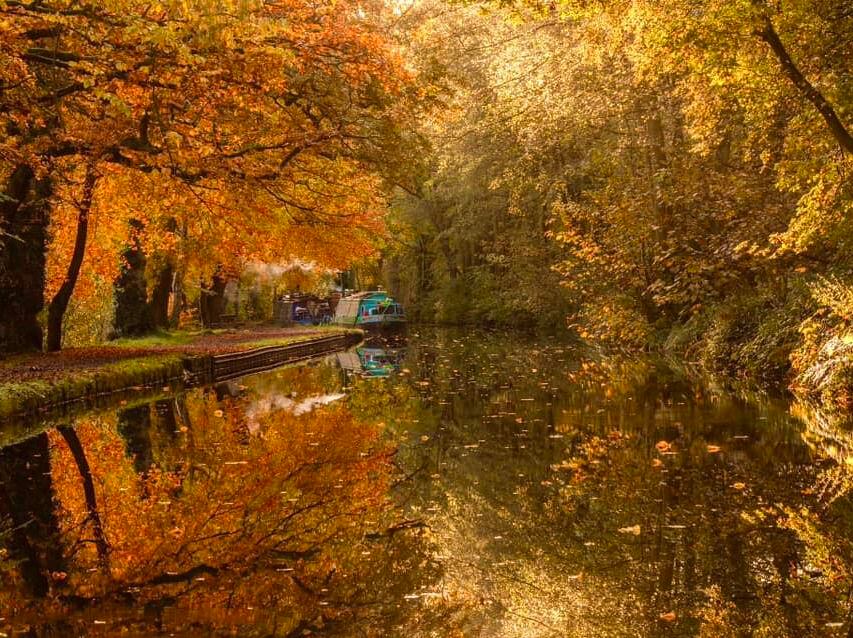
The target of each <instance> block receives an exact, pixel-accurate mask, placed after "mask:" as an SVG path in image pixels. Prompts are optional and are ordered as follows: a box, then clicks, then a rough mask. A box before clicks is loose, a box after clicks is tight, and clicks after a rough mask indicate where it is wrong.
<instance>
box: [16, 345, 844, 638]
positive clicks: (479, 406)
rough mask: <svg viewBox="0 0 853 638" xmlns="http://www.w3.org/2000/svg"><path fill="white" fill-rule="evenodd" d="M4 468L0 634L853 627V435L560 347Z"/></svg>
mask: <svg viewBox="0 0 853 638" xmlns="http://www.w3.org/2000/svg"><path fill="white" fill-rule="evenodd" d="M167 390H168V389H166V390H164V391H163V392H162V393H161V394H160V396H158V397H157V399H156V400H153V401H151V400H148V399H141V398H140V399H137V400H134V399H133V398H131V399H129V400H125V401H123V402H122V404H120V405H116V406H114V407H112V408H108V409H100V410H98V411H94V412H91V413H87V414H82V415H80V416H75V417H73V418H72V417H69V419H68V421H67V422H65V423H61V422H60V423H59V424H56V423H53V424H51V425H50V427H46V428H43V429H42V430H41V431H39V430H36V431H37V432H39V433H38V434H35V435H34V436H30V437H29V438H21V437H20V436H18V437H17V438H16V439H15V441H10V440H9V438H10V437H8V436H7V437H6V442H5V443H4V447H3V448H2V450H0V484H1V485H0V487H2V489H0V518H2V524H0V547H2V549H0V579H1V580H0V585H2V586H0V634H6V635H31V636H74V635H151V634H165V635H176V636H219V635H241V636H242V635H245V636H294V637H295V636H308V635H316V636H483V637H492V636H494V637H550V636H571V637H587V636H588V637H593V636H602V637H610V636H614V637H615V636H705V637H711V636H721V637H727V636H732V637H734V636H748V635H755V636H768V637H770V636H842V637H843V636H851V635H853V628H851V615H850V591H851V583H853V578H851V563H853V512H852V511H851V498H850V487H851V483H853V481H851V473H853V462H851V456H850V451H851V440H853V436H851V434H850V429H849V428H847V427H845V426H844V425H839V424H837V423H835V422H833V421H832V420H830V419H827V418H826V417H824V416H822V415H819V414H817V413H814V412H812V411H809V410H807V409H806V408H804V407H803V406H796V405H791V404H789V403H787V402H785V401H771V400H766V399H756V398H751V399H747V398H742V397H740V398H739V397H735V396H733V395H730V394H726V393H725V392H722V391H720V390H717V389H714V388H713V387H709V386H708V385H703V384H699V383H691V382H688V381H687V380H685V378H684V377H683V376H680V375H678V374H676V373H674V372H672V371H670V370H667V369H666V368H663V367H661V366H660V365H653V364H651V363H649V362H645V361H628V362H626V361H622V362H617V361H612V360H605V361H602V360H597V361H596V360H593V359H591V358H589V357H586V356H584V355H583V354H582V353H580V352H578V351H577V349H576V348H574V347H573V346H571V345H566V344H561V343H560V342H558V341H556V340H554V339H538V340H537V339H529V338H523V337H519V336H517V335H508V334H504V333H471V332H470V331H469V332H461V331H450V330H427V329H423V330H420V331H417V330H412V331H411V333H410V335H409V337H408V339H407V340H398V341H395V342H382V341H379V342H372V343H370V344H366V345H362V346H360V347H359V348H357V349H354V350H352V351H350V352H347V353H340V354H338V355H335V356H331V357H328V358H326V359H324V360H321V361H315V362H311V363H309V364H306V365H301V366H297V367H288V368H281V369H278V370H275V371H272V372H268V373H263V374H258V375H253V376H249V377H245V378H242V379H238V380H236V381H232V382H227V383H222V384H219V385H217V386H215V387H209V388H202V389H194V390H188V391H178V390H175V389H172V390H169V391H167Z"/></svg>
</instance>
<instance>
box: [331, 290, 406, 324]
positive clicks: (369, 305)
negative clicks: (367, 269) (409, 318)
mask: <svg viewBox="0 0 853 638" xmlns="http://www.w3.org/2000/svg"><path fill="white" fill-rule="evenodd" d="M334 323H336V324H338V325H340V326H351V327H355V328H365V329H371V328H375V329H381V328H392V327H401V326H404V325H405V324H406V314H405V312H404V311H403V307H402V306H401V305H400V304H398V303H397V302H396V301H394V299H392V298H391V297H390V296H388V294H387V293H385V292H382V291H374V292H360V293H356V294H354V295H350V296H349V297H344V298H342V299H341V300H340V301H339V302H338V306H337V308H336V309H335V318H334Z"/></svg>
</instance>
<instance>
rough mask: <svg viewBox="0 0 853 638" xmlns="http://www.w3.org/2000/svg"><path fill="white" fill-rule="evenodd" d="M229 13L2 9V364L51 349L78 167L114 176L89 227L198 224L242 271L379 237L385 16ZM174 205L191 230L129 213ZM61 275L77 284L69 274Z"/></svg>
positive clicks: (391, 52)
mask: <svg viewBox="0 0 853 638" xmlns="http://www.w3.org/2000/svg"><path fill="white" fill-rule="evenodd" d="M227 9H228V10H223V8H222V7H220V6H217V7H213V6H211V5H210V4H209V3H207V2H205V1H203V0H199V1H198V2H193V3H182V4H175V5H172V4H169V5H165V6H162V7H159V8H158V9H157V10H156V11H153V10H151V8H150V6H148V5H147V4H146V3H139V2H135V1H133V0H129V1H127V2H111V3H109V4H108V5H106V6H89V5H87V6H85V7H83V8H78V7H76V5H73V4H68V3H64V2H55V3H48V4H44V3H39V4H37V5H31V4H25V3H19V2H6V3H3V4H2V5H0V10H2V12H3V14H4V16H5V17H7V19H6V20H5V21H4V22H3V27H2V28H3V30H4V31H3V41H4V48H3V55H4V61H5V62H6V63H5V64H4V65H3V67H4V71H3V74H4V75H3V77H2V87H3V93H2V106H3V109H2V110H3V113H4V115H3V126H4V128H5V130H6V131H7V135H6V137H5V138H4V140H3V146H2V151H3V152H2V158H3V167H4V168H3V170H4V171H5V174H6V178H5V180H6V184H7V186H6V193H7V196H6V197H5V199H4V204H3V205H4V217H3V231H4V244H3V246H4V252H3V257H4V263H5V264H6V265H5V266H4V267H3V269H2V270H3V273H4V278H5V279H4V282H5V283H8V285H4V286H3V290H4V292H3V294H4V295H8V296H9V303H4V304H3V305H4V313H5V315H4V321H3V323H4V325H6V326H7V328H6V329H5V332H4V335H5V339H6V342H7V343H6V346H5V349H6V350H16V349H25V348H36V347H38V346H39V345H40V336H39V328H38V323H37V320H36V315H37V314H38V311H39V310H40V308H41V305H42V301H41V299H40V296H41V295H42V294H44V293H43V291H44V285H43V279H44V253H45V245H46V241H47V235H46V231H47V227H48V223H49V221H50V215H49V213H50V211H51V209H52V207H53V206H54V197H53V195H54V192H55V190H56V188H57V185H56V181H57V179H58V177H57V176H58V172H59V171H60V169H62V168H64V167H65V165H67V164H71V165H81V164H87V163H89V164H92V163H99V164H100V165H105V166H107V167H111V168H102V169H101V170H102V171H104V173H105V174H104V177H103V178H102V179H101V181H100V183H99V185H98V187H97V192H96V194H95V203H94V205H93V206H94V208H95V210H93V211H92V212H91V213H90V215H99V213H100V212H101V210H99V209H103V210H120V211H121V212H122V216H123V217H124V218H128V217H129V216H134V218H136V219H138V221H140V222H141V223H142V224H143V226H144V228H146V229H151V230H153V229H160V228H163V227H164V226H165V227H174V228H179V229H181V230H185V229H186V230H187V231H188V230H189V227H190V226H191V225H192V223H193V222H196V223H198V224H199V225H201V226H202V227H204V233H199V234H198V235H196V236H195V238H194V239H196V240H201V242H202V245H204V246H207V247H211V245H212V244H214V243H215V242H216V240H222V241H221V245H220V246H219V250H220V251H221V253H223V254H226V255H230V256H232V257H233V255H234V254H235V248H236V249H237V255H238V257H239V256H245V255H246V254H263V256H268V254H269V253H272V252H274V251H275V250H276V249H285V248H286V249H289V250H290V251H292V250H293V248H294V246H300V247H302V246H306V242H300V241H299V239H297V238H296V237H294V236H293V233H292V231H290V230H289V229H295V228H300V229H301V228H303V227H310V228H318V229H319V228H329V227H331V228H335V227H340V226H349V227H353V228H355V229H358V228H359V227H360V226H361V225H363V224H365V220H368V221H367V222H366V224H367V226H372V227H374V228H375V225H376V224H375V223H374V222H373V221H370V220H372V219H376V217H377V216H378V212H379V210H380V209H381V195H382V191H383V186H382V185H381V183H380V176H381V175H382V174H383V173H386V174H387V175H388V176H389V177H391V178H393V177H394V175H393V172H394V170H396V169H393V170H392V169H390V168H389V169H388V170H384V169H385V167H390V166H391V160H393V158H394V157H395V154H396V153H397V152H398V149H399V148H400V142H401V141H402V137H403V131H402V129H401V128H400V126H399V124H400V123H402V122H403V119H404V116H405V108H401V104H402V103H403V102H405V97H406V95H405V94H406V92H407V91H408V89H407V84H406V83H407V81H408V79H407V75H406V72H405V71H404V70H403V66H402V63H401V60H400V58H399V56H398V55H397V53H396V52H395V49H394V45H393V43H392V42H390V41H389V39H388V38H386V37H383V35H382V33H381V32H380V30H379V24H380V23H381V20H382V17H383V15H384V12H385V8H384V7H383V5H382V4H381V3H375V4H371V5H369V6H367V5H365V6H361V7H360V8H357V7H354V6H352V5H349V4H345V3H344V4H335V5H330V6H322V7H320V6H315V5H312V4H309V3H301V2H293V3H286V4H272V3H266V2H257V3H243V2H234V3H233V6H231V5H229V7H228V8H227ZM392 97H393V98H396V102H395V103H394V104H393V105H392V102H391V99H392ZM140 183H141V188H139V186H140ZM128 188H130V189H131V190H125V189H128ZM164 192H165V193H170V194H175V195H177V197H178V199H180V200H182V201H183V203H184V204H185V206H184V207H183V214H184V215H186V218H185V219H180V218H179V217H178V216H177V215H172V212H173V211H169V210H166V209H164V208H160V207H159V206H155V207H153V208H148V209H146V210H144V211H139V210H132V209H133V207H134V204H133V201H134V199H135V200H136V201H137V202H139V201H141V199H142V198H144V196H145V194H146V193H147V194H148V195H149V196H150V195H151V194H152V193H158V194H162V193H164ZM78 199H80V200H82V199H83V198H82V197H78ZM190 201H192V202H193V204H192V206H189V205H187V204H188V202H190ZM174 212H179V211H174ZM158 219H160V220H162V221H158ZM172 219H174V222H173V221H170V220H172ZM220 231H221V232H222V233H223V234H222V235H215V239H210V235H211V234H214V233H217V232H220ZM65 232H70V229H65ZM356 232H357V230H356ZM72 234H76V230H75V231H74V232H73V233H72ZM155 234H156V233H155ZM185 234H186V233H185ZM317 234H319V232H318V233H317ZM228 235H233V236H235V237H234V240H233V242H229V241H228V239H229V237H228ZM16 238H17V239H16ZM182 239H187V237H182ZM264 239H266V240H267V241H264ZM269 239H272V241H268V240H269ZM17 240H20V241H17ZM12 242H14V244H13V243H12ZM235 243H236V244H237V245H236V246H235V245H234V244H235ZM306 247H307V248H308V250H306V251H305V252H307V253H309V254H310V253H311V248H312V245H311V244H310V243H309V244H307V246H306ZM262 248H266V249H267V250H266V251H263V250H262ZM189 250H190V249H187V254H190V253H189ZM241 253H242V255H241ZM195 254H196V255H200V256H204V257H207V255H206V254H205V253H199V252H196V253H195ZM25 257H26V258H25ZM276 257H278V258H282V257H285V258H289V257H291V254H290V253H285V254H284V255H282V254H281V253H277V254H276ZM215 265H216V262H214V261H212V260H211V261H210V262H207V263H204V264H201V266H200V267H201V268H202V269H206V270H207V271H210V270H211V269H212V268H213V267H214V266H215ZM56 272H57V273H62V274H59V275H58V279H59V281H60V282H62V281H64V280H65V276H64V275H65V272H66V269H63V268H59V269H58V270H57V271H56ZM155 279H156V277H155ZM25 280H26V283H27V285H23V284H24V283H25ZM60 286H61V284H60ZM60 286H56V287H54V286H53V285H52V284H51V288H56V289H58V287H60ZM22 290H24V291H26V292H25V293H23V292H20V291H22ZM36 291H41V292H40V293H37V292H36ZM21 295H23V296H21ZM60 305H61V304H60ZM57 308H59V305H58V306H57ZM13 325H14V326H16V329H15V330H14V331H13V330H12V329H11V327H10V326H13ZM25 337H26V338H25ZM21 339H25V341H21ZM51 343H52V344H55V343H56V340H55V339H52V340H51Z"/></svg>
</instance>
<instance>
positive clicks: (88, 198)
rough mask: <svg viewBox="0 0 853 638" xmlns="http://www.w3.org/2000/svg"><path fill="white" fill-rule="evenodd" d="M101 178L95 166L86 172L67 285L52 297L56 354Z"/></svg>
mask: <svg viewBox="0 0 853 638" xmlns="http://www.w3.org/2000/svg"><path fill="white" fill-rule="evenodd" d="M97 180H98V176H97V173H96V172H95V167H94V165H91V164H90V165H89V166H88V167H87V168H86V179H85V181H84V182H83V198H82V199H81V200H80V204H79V206H78V207H77V237H76V238H75V239H74V252H73V253H72V255H71V261H70V262H69V264H68V272H67V273H66V275H65V281H63V282H62V285H61V286H60V287H59V290H58V291H57V292H56V294H55V295H54V296H53V300H52V301H51V302H50V306H49V307H48V311H47V351H48V352H55V351H57V350H59V349H60V348H62V320H63V318H64V317H65V311H66V310H67V309H68V302H69V301H71V295H72V294H73V293H74V287H75V286H76V285H77V278H78V277H79V275H80V267H81V266H82V265H83V257H85V255H86V238H87V236H88V233H89V210H90V209H91V208H92V198H93V197H94V194H95V184H96V183H97Z"/></svg>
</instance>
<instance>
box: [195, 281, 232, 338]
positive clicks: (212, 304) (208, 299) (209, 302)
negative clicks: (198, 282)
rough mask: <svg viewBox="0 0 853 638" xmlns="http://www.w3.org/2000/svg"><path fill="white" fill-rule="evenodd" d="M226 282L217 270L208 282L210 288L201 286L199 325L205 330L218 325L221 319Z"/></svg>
mask: <svg viewBox="0 0 853 638" xmlns="http://www.w3.org/2000/svg"><path fill="white" fill-rule="evenodd" d="M227 285H228V280H227V279H226V278H225V276H224V275H223V273H222V270H221V269H219V268H217V270H216V272H214V273H213V277H212V278H211V281H210V288H205V287H204V286H202V290H201V298H200V300H199V305H200V307H201V308H200V309H201V323H202V325H203V326H204V327H205V328H210V327H211V326H213V325H215V324H217V323H219V321H220V320H221V319H222V311H223V310H224V309H225V287H226V286H227Z"/></svg>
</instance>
